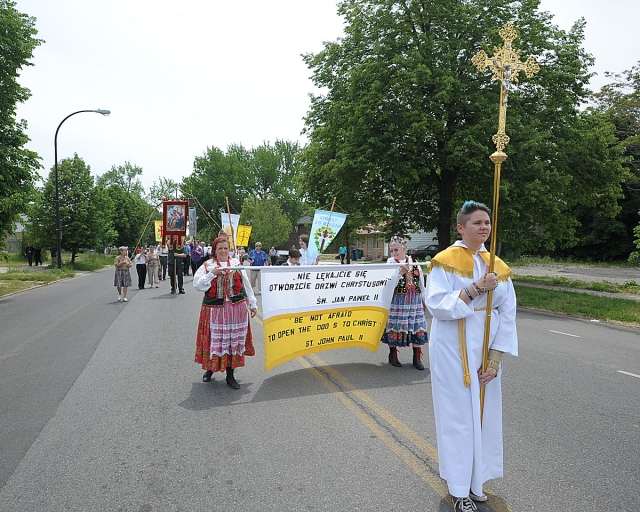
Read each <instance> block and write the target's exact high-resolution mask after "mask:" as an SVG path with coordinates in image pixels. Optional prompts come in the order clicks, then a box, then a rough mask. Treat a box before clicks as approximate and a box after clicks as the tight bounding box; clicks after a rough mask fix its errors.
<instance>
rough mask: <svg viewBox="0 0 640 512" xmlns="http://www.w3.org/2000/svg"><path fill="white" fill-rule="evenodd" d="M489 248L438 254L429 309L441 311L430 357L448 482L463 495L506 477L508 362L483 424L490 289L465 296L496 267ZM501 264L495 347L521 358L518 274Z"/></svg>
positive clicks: (459, 247)
mask: <svg viewBox="0 0 640 512" xmlns="http://www.w3.org/2000/svg"><path fill="white" fill-rule="evenodd" d="M481 252H484V253H485V254H483V255H480V254H479V253H481ZM488 254H489V253H488V252H487V251H486V249H485V248H484V246H483V247H482V248H481V249H480V251H478V253H474V252H473V251H471V250H470V249H468V248H467V247H466V246H465V245H464V244H463V243H462V242H460V241H458V242H456V243H455V244H454V245H453V246H451V247H450V248H448V249H447V250H445V251H442V252H441V253H439V254H438V255H437V256H436V257H435V258H434V259H433V260H432V262H431V267H430V269H429V275H428V278H427V307H428V309H429V312H430V313H431V315H432V316H433V320H432V323H431V332H430V334H429V340H430V343H429V362H430V369H431V382H432V390H433V407H434V413H435V421H436V434H437V441H438V457H439V464H440V476H441V477H442V478H443V479H444V480H446V481H447V484H448V487H449V492H450V493H451V495H452V496H457V497H462V496H468V494H469V490H471V491H472V492H473V493H474V494H477V495H481V494H482V485H483V484H484V482H485V481H487V480H489V479H491V478H498V477H501V476H502V475H503V469H502V466H503V465H502V389H501V376H502V366H501V368H500V372H499V373H498V376H497V378H495V379H493V380H492V381H491V382H489V384H487V386H486V391H485V399H484V414H483V423H482V427H481V426H480V382H479V380H478V377H477V372H478V370H481V367H482V348H483V341H484V325H485V317H486V305H487V295H486V294H483V295H480V296H478V297H476V298H475V300H473V301H472V302H471V303H470V304H469V305H467V304H465V303H464V301H462V299H460V297H459V295H460V292H461V290H462V289H463V288H465V287H467V286H470V285H471V284H472V283H473V282H474V281H477V280H478V279H481V278H482V276H483V275H485V274H486V273H487V272H488V268H489V267H488V265H487V263H486V261H488ZM482 256H484V258H483V257H482ZM485 260H486V261H485ZM495 270H496V271H497V272H499V275H498V280H499V285H498V287H497V288H496V289H495V290H494V291H493V298H492V312H491V333H490V340H489V348H490V349H495V350H499V351H501V352H505V353H508V354H511V355H513V356H516V355H518V337H517V333H516V321H515V320H516V296H515V291H514V289H513V283H512V282H511V275H512V273H511V270H510V269H509V267H507V266H506V265H505V264H504V263H503V262H502V260H500V259H499V258H496V265H495ZM459 328H460V329H463V331H464V339H465V341H466V353H467V363H468V368H469V373H470V376H471V385H470V386H469V387H466V386H465V385H464V378H463V365H462V357H461V355H460V354H461V351H460V338H461V335H460V334H461V333H460V331H459Z"/></svg>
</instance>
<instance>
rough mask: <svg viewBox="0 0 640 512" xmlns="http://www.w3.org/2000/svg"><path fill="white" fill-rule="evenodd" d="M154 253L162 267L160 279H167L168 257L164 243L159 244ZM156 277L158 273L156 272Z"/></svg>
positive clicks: (167, 250) (167, 249)
mask: <svg viewBox="0 0 640 512" xmlns="http://www.w3.org/2000/svg"><path fill="white" fill-rule="evenodd" d="M156 253H157V254H158V258H159V259H160V266H161V267H162V280H163V281H166V279H167V258H168V257H169V248H168V247H167V246H166V245H165V244H160V245H159V246H158V247H157V249H156ZM158 277H160V274H159V273H158Z"/></svg>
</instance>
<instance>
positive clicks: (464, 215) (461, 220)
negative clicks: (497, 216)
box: [456, 201, 491, 226]
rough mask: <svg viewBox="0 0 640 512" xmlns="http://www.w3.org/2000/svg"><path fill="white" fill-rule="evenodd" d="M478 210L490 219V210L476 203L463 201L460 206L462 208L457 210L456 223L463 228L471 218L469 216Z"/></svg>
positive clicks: (484, 205) (482, 204)
mask: <svg viewBox="0 0 640 512" xmlns="http://www.w3.org/2000/svg"><path fill="white" fill-rule="evenodd" d="M478 210H482V211H483V212H487V214H488V215H489V218H491V209H490V208H489V207H488V206H487V205H486V204H484V203H479V202H477V201H465V202H464V204H463V205H462V208H460V209H459V210H458V215H457V217H456V223H457V224H460V225H462V226H464V225H465V224H466V223H467V221H468V220H469V217H471V214H472V213H473V212H477V211H478Z"/></svg>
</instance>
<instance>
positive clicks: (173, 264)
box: [169, 247, 187, 294]
mask: <svg viewBox="0 0 640 512" xmlns="http://www.w3.org/2000/svg"><path fill="white" fill-rule="evenodd" d="M186 259H187V254H186V253H185V251H184V247H180V249H178V248H177V247H174V248H173V249H169V279H170V280H171V293H176V277H177V278H178V291H179V293H181V294H184V288H183V278H184V262H185V260H186Z"/></svg>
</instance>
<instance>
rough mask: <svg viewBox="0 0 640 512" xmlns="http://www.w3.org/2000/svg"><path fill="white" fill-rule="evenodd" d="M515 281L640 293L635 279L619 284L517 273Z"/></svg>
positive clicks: (581, 288)
mask: <svg viewBox="0 0 640 512" xmlns="http://www.w3.org/2000/svg"><path fill="white" fill-rule="evenodd" d="M514 282H516V283H537V284H546V285H549V286H559V287H563V288H577V289H579V290H595V291H597V292H609V293H632V294H638V295H640V285H639V284H638V283H636V282H635V281H627V282H626V283H624V284H618V283H612V282H610V281H579V280H576V279H567V278H566V277H551V276H521V275H519V274H516V277H515V279H514Z"/></svg>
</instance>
